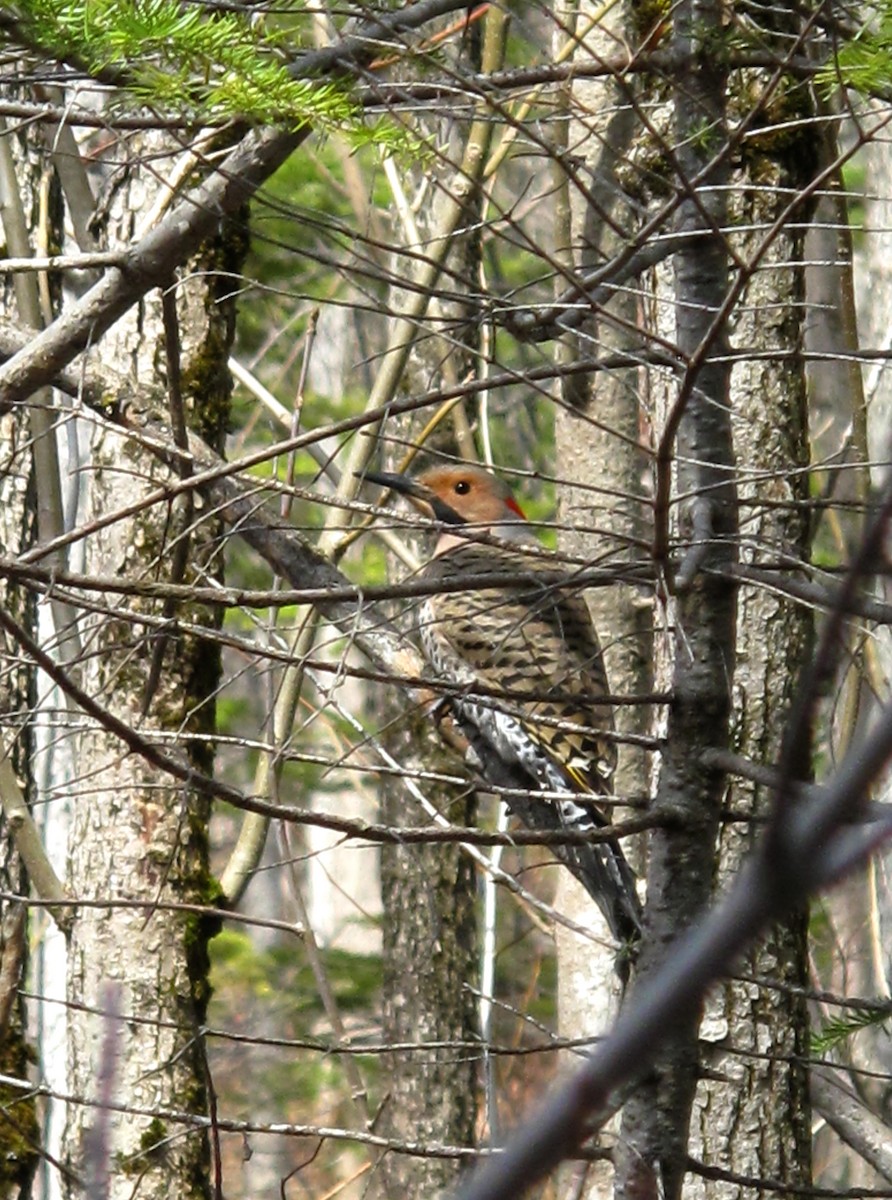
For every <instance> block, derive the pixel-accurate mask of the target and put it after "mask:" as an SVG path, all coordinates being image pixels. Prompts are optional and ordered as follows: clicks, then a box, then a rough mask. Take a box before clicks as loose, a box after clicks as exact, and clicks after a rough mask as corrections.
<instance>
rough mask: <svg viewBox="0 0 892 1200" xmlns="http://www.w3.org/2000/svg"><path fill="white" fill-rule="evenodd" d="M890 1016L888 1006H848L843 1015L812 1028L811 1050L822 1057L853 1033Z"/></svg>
mask: <svg viewBox="0 0 892 1200" xmlns="http://www.w3.org/2000/svg"><path fill="white" fill-rule="evenodd" d="M890 1017H892V1010H890V1009H888V1008H881V1007H876V1008H874V1007H870V1008H849V1009H847V1010H846V1015H845V1016H843V1017H834V1018H831V1019H830V1020H829V1021H825V1022H824V1023H823V1024H822V1025H821V1027H820V1029H814V1030H812V1035H811V1052H812V1054H814V1055H815V1056H816V1057H823V1056H824V1055H825V1054H829V1053H830V1051H831V1050H835V1049H836V1048H837V1046H840V1045H841V1044H842V1043H843V1042H846V1041H848V1039H849V1038H850V1037H852V1036H853V1034H856V1033H858V1032H859V1031H860V1030H862V1029H868V1028H869V1027H870V1026H871V1025H882V1024H884V1022H886V1021H888V1020H889V1018H890Z"/></svg>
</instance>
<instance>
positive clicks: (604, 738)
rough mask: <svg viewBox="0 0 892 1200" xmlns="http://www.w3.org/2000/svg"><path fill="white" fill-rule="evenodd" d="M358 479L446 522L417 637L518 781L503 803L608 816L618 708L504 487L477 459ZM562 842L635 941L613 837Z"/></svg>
mask: <svg viewBox="0 0 892 1200" xmlns="http://www.w3.org/2000/svg"><path fill="white" fill-rule="evenodd" d="M366 478H367V479H369V480H371V481H372V482H373V483H380V484H383V485H384V486H386V487H388V488H392V489H393V490H394V491H396V492H400V493H402V494H403V495H405V496H407V497H409V498H410V499H411V501H412V502H413V503H414V504H415V506H416V507H418V508H419V509H421V510H422V511H423V512H425V513H427V514H428V515H430V516H433V518H434V519H435V520H436V521H438V522H440V525H441V531H440V535H439V539H438V541H437V544H436V548H435V550H434V554H433V556H432V558H431V560H430V562H428V563H427V565H426V566H425V567H424V568H423V571H422V578H423V579H424V580H426V581H428V582H430V584H431V585H432V588H433V590H432V592H431V595H430V596H428V597H427V598H426V599H425V601H424V603H423V606H422V608H421V612H420V619H419V631H420V636H421V643H422V647H423V649H424V653H425V657H426V658H427V660H428V662H429V663H430V665H431V666H432V667H433V669H434V672H435V673H436V675H437V676H438V677H439V678H440V679H441V680H443V681H444V682H448V683H450V684H453V685H456V684H457V685H459V690H457V691H451V692H450V696H449V704H450V706H451V709H452V711H453V714H454V716H455V717H456V719H457V721H458V724H459V726H460V728H461V729H462V731H463V732H464V734H465V735H466V737H467V739H468V741H469V743H470V745H471V747H472V748H473V751H474V754H475V757H476V759H477V760H478V762H477V764H476V765H477V766H478V769H479V771H480V773H481V774H482V775H483V777H484V779H485V780H487V782H490V783H500V784H503V785H504V784H505V783H506V782H507V783H508V785H509V786H512V787H516V788H518V789H519V790H520V792H521V795H520V796H513V797H512V798H511V799H510V800H509V804H510V806H511V808H512V809H513V810H514V811H515V812H516V814H517V815H518V816H519V817H520V819H521V820H522V821H523V822H524V823H525V824H527V825H530V826H532V827H533V828H536V829H549V830H555V829H568V830H574V831H586V830H597V829H599V828H602V827H603V826H604V825H606V824H607V823H608V822H607V820H606V818H605V817H604V815H603V814H602V813H601V812H600V811H599V809H598V807H597V804H596V802H595V797H597V796H606V795H608V794H609V792H610V778H611V775H612V773H613V769H614V767H615V765H616V747H615V745H614V743H613V741H612V740H611V738H610V736H609V735H610V734H611V733H612V731H613V714H612V711H611V709H610V706H609V705H608V704H604V703H598V700H599V698H601V697H603V696H605V695H607V694H608V693H609V688H608V685H607V678H606V675H605V671H604V663H603V659H602V655H601V646H600V643H599V641H598V636H597V634H596V632H595V629H594V626H593V625H592V620H591V616H590V614H589V611H588V607H587V605H586V603H585V600H584V598H583V596H582V594H581V593H580V591H579V590H578V589H577V590H574V589H573V587H572V580H571V579H570V580H568V573H567V571H566V570H565V569H562V567H561V565H560V563H558V562H557V561H555V560H554V559H552V558H550V557H549V556H548V555H547V554H546V553H545V552H544V550H542V548H541V547H538V543H537V541H536V539H535V538H534V537H533V536H532V535H531V533H530V526H529V525H528V524H527V523H526V520H525V518H524V515H523V512H522V511H521V509H520V508H519V506H518V505H517V502H516V501H515V500H514V498H513V496H512V494H511V491H510V489H509V488H508V486H507V485H506V484H505V483H504V482H503V481H502V480H501V479H498V478H497V477H496V476H495V475H492V474H491V473H490V472H488V471H485V470H483V469H482V468H481V467H477V466H471V465H461V466H449V467H435V468H433V469H431V470H428V471H425V472H424V473H423V474H421V475H419V476H418V477H417V478H410V477H408V476H405V475H390V474H373V473H368V474H367V475H366ZM536 547H538V552H536V549H535V548H536ZM481 577H483V578H481ZM568 583H569V584H570V586H567V585H568ZM440 584H441V585H442V586H443V590H442V591H437V590H436V588H437V585H440ZM458 584H461V586H460V587H459V586H457V585H458ZM524 792H525V793H526V797H524V796H523V793H524ZM541 792H564V793H572V795H571V796H569V795H568V796H566V798H563V799H546V798H544V797H542V798H540V797H539V796H538V795H537V793H541ZM557 853H558V854H559V856H560V857H561V858H562V860H563V861H564V862H565V864H566V865H567V866H568V867H569V868H570V869H571V870H572V871H573V873H574V874H575V875H576V876H577V878H579V879H580V880H581V882H582V883H583V885H584V886H585V887H586V888H587V890H588V891H589V893H590V894H591V896H592V897H593V899H594V900H595V901H596V903H597V904H598V906H599V908H600V909H601V911H602V912H603V914H604V917H605V918H606V920H607V923H608V925H609V927H610V930H611V933H612V934H613V936H614V937H615V938H616V939H617V941H619V942H620V943H621V944H624V945H628V944H629V943H631V942H633V941H635V940H636V939H637V937H638V936H639V934H640V931H641V909H640V905H639V901H638V895H637V892H636V890H635V876H634V874H633V872H632V870H631V868H630V866H629V864H628V862H627V861H626V859H625V856H624V855H623V852H622V849H621V848H620V846H619V843H618V842H616V841H605V842H593V843H586V844H565V845H562V846H559V847H558V848H557Z"/></svg>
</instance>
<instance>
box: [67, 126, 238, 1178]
mask: <svg viewBox="0 0 892 1200" xmlns="http://www.w3.org/2000/svg"><path fill="white" fill-rule="evenodd" d="M131 152H132V153H133V155H134V156H133V158H132V159H131V160H130V162H129V164H128V167H127V170H126V174H125V176H124V179H123V182H122V183H121V186H119V187H118V188H117V190H116V191H115V192H114V194H113V200H112V204H111V207H110V209H109V212H108V223H107V228H106V238H105V241H106V244H107V246H108V247H109V248H113V247H116V246H121V245H126V244H127V242H128V241H129V239H130V238H131V237H132V236H133V232H134V229H135V228H136V227H138V226H139V224H140V222H141V221H142V220H144V219H145V216H146V214H147V213H148V211H149V210H150V208H151V206H152V204H153V203H154V202H156V201H157V200H158V199H159V196H160V195H161V194H162V192H163V187H162V183H161V179H162V176H163V175H164V173H165V172H164V171H159V169H158V167H159V163H161V164H163V165H164V167H165V169H166V168H167V167H170V165H171V163H170V156H171V155H173V154H175V153H176V149H175V147H173V146H172V145H171V144H170V143H169V142H167V141H166V140H164V139H162V138H157V137H151V138H147V139H145V140H144V141H143V142H141V143H140V145H139V146H138V147H136V146H134V145H133V144H131ZM158 156H160V157H158ZM241 240H242V239H241V235H240V233H239V232H238V231H236V232H235V233H233V232H231V231H230V232H227V233H225V234H223V235H221V238H220V240H219V241H217V242H215V243H214V244H209V245H207V246H205V247H204V249H203V251H202V253H201V261H200V262H199V261H195V262H194V263H193V264H192V267H193V270H192V271H190V272H189V274H188V281H187V282H185V283H182V284H178V285H177V286H176V293H175V294H176V308H177V317H178V323H179V340H180V343H181V387H182V393H183V403H184V405H185V410H186V420H187V422H188V423H189V424H191V425H192V426H193V427H194V428H198V429H200V430H201V431H202V432H203V433H204V434H205V436H206V437H208V438H209V439H210V440H212V441H214V442H217V443H219V442H220V440H221V438H222V432H223V429H224V428H225V423H226V413H227V406H228V394H229V384H228V375H227V373H226V370H225V363H226V354H227V350H228V345H229V339H230V332H231V318H232V310H231V305H230V303H229V302H227V301H222V300H221V296H220V294H218V284H217V280H216V278H215V274H214V272H215V269H221V270H226V269H233V268H235V267H237V262H238V254H239V251H240V248H241ZM171 282H172V284H173V281H171ZM224 288H225V285H224ZM224 288H221V289H220V291H221V292H222V290H224ZM97 353H98V355H101V357H102V359H103V360H104V361H106V362H108V363H109V364H111V365H112V366H113V368H114V369H115V370H116V371H117V372H118V373H119V374H121V375H129V376H130V377H131V378H132V379H133V380H134V394H135V396H137V397H138V395H139V387H140V385H141V384H143V385H147V386H148V385H153V384H156V382H157V379H158V377H159V375H160V376H162V377H163V376H164V375H165V374H166V375H167V376H168V385H169V386H172V384H171V379H170V372H169V371H168V367H167V364H166V358H165V335H164V331H163V322H162V319H161V302H160V297H159V296H157V295H150V296H147V297H146V298H145V299H144V301H143V302H142V303H141V304H140V305H139V306H138V308H137V309H136V310H134V311H133V312H131V313H129V314H128V315H127V316H126V317H124V318H123V319H122V320H121V321H120V322H119V323H118V324H117V325H116V326H115V327H114V328H113V330H112V331H111V332H110V333H109V334H108V335H107V336H106V337H105V338H104V339H103V341H102V343H101V346H100V347H99V348H98V351H97ZM169 478H170V476H169V474H168V472H167V470H166V469H165V468H163V467H161V466H159V465H158V464H157V463H156V462H154V461H153V460H152V458H151V457H150V456H149V455H147V454H145V453H144V452H143V451H142V449H141V448H140V447H139V445H138V444H136V443H134V442H130V441H128V440H126V439H124V438H122V437H121V436H120V435H119V434H118V433H117V432H115V431H113V430H110V429H108V428H102V427H97V428H96V429H95V430H94V431H93V435H92V438H91V443H90V447H89V456H88V462H86V463H85V464H83V466H82V479H83V481H84V482H83V485H82V486H83V491H82V497H81V508H80V513H79V516H80V517H81V519H82V520H85V521H87V522H89V521H91V520H92V519H94V518H97V517H107V516H108V514H109V513H113V512H114V511H115V510H116V509H118V508H124V507H126V506H127V505H130V504H138V503H139V501H140V500H141V499H142V498H143V497H144V496H145V495H146V494H147V492H149V491H151V489H152V488H153V487H155V486H157V485H158V484H159V483H163V482H164V481H165V480H167V479H169ZM217 532H218V530H217V529H216V527H214V526H210V525H208V524H207V523H205V524H202V523H201V513H200V509H199V510H196V509H193V508H192V507H191V505H190V504H189V503H186V504H183V505H182V506H180V507H177V506H176V505H173V504H171V505H167V504H161V505H157V504H156V505H155V506H154V507H151V508H146V509H144V510H142V511H139V512H138V513H137V515H135V516H130V517H127V518H122V519H120V520H117V521H114V522H113V523H111V524H108V525H106V526H105V528H103V529H101V530H100V531H98V532H95V533H93V534H92V535H91V536H90V537H89V538H88V539H87V541H86V545H85V568H84V569H85V571H86V572H87V573H89V574H96V575H118V576H124V577H134V578H158V577H160V578H168V577H169V576H170V574H171V573H172V572H175V570H176V568H175V567H173V566H172V563H174V562H175V561H176V560H177V558H178V557H180V556H179V555H178V546H180V547H182V539H184V538H188V553H187V554H185V555H182V556H181V558H180V561H181V562H183V563H184V566H183V574H182V581H183V582H189V581H191V580H196V579H199V578H201V577H202V576H203V574H204V573H206V572H208V571H210V572H215V571H216V570H217V567H216V561H217V559H216V551H217V543H216V534H217ZM179 615H183V616H187V617H188V618H189V619H193V620H199V621H202V622H204V623H207V622H211V623H212V622H213V620H214V618H213V616H212V615H211V614H208V613H207V612H206V611H200V612H199V611H198V610H195V611H191V612H189V611H187V610H185V609H180V610H178V611H177V612H173V611H170V610H168V611H162V608H161V606H160V605H154V604H151V603H145V604H143V603H136V602H134V603H131V604H126V605H124V604H122V605H121V606H120V608H119V609H118V611H116V612H114V613H112V614H109V615H98V614H97V615H94V616H91V617H89V618H87V619H86V620H85V621H84V629H83V642H84V646H85V648H86V651H87V656H86V659H85V662H84V665H83V668H82V670H83V675H82V684H83V686H84V687H85V689H86V690H87V691H88V693H89V694H90V695H91V696H92V697H94V698H95V699H96V700H98V701H99V702H100V703H101V704H103V705H105V706H106V707H107V708H108V709H109V711H110V712H112V713H113V714H114V715H115V716H116V717H118V718H119V719H122V720H124V721H125V722H127V723H128V724H129V725H131V727H132V728H134V729H136V730H139V732H140V733H141V734H142V735H143V736H144V737H146V738H148V739H150V740H156V739H164V740H165V741H166V742H167V743H168V745H170V739H173V752H174V753H176V754H177V755H178V756H181V757H182V758H183V759H184V760H187V761H189V762H191V763H193V764H194V765H196V766H197V767H199V768H200V769H202V770H205V771H207V770H208V769H209V768H210V766H211V761H212V750H211V743H210V742H209V741H208V740H207V737H208V735H210V734H212V732H213V725H214V701H213V696H214V689H215V686H216V684H217V680H218V672H219V663H218V652H217V650H216V648H214V647H213V646H210V645H208V644H206V643H204V642H203V641H201V640H200V639H198V638H196V637H194V636H193V635H191V634H186V633H184V632H183V631H182V630H181V629H179V628H178V627H177V624H176V618H177V616H179ZM159 618H160V620H159ZM159 668H160V669H159ZM76 764H77V775H76V778H75V780H74V781H73V784H72V803H71V835H70V842H69V875H68V885H69V887H70V889H71V892H72V894H73V895H74V896H76V897H77V898H78V899H80V900H83V901H84V902H85V903H84V906H83V907H82V908H81V909H79V910H78V918H77V921H76V922H75V925H74V928H73V930H72V934H71V939H70V944H69V967H68V995H69V998H70V1000H71V1001H72V1008H71V1011H70V1019H69V1045H68V1067H69V1088H70V1091H71V1092H72V1093H74V1094H75V1095H78V1096H82V1097H84V1100H85V1101H86V1103H85V1104H83V1105H72V1106H71V1107H70V1109H69V1113H68V1126H67V1131H66V1140H65V1158H66V1161H67V1163H68V1165H69V1166H70V1167H71V1168H72V1170H73V1171H75V1172H77V1173H78V1174H79V1175H81V1176H82V1177H86V1178H92V1179H94V1180H95V1179H101V1178H102V1177H103V1175H104V1174H106V1173H109V1172H110V1175H111V1177H110V1180H109V1195H110V1196H111V1197H124V1196H130V1195H132V1193H133V1189H134V1187H138V1189H139V1193H140V1195H141V1196H143V1197H163V1196H168V1195H170V1194H172V1193H175V1194H177V1195H178V1196H183V1197H185V1196H204V1195H207V1194H208V1191H209V1186H210V1185H209V1178H210V1173H209V1153H208V1142H207V1139H206V1136H205V1135H204V1133H203V1132H198V1131H193V1132H190V1133H189V1134H188V1135H184V1133H183V1130H182V1129H181V1128H180V1127H178V1126H176V1125H170V1124H168V1122H166V1121H165V1120H162V1119H159V1118H155V1117H153V1116H152V1115H151V1114H152V1112H153V1111H154V1110H158V1109H169V1110H174V1111H182V1112H186V1113H199V1114H203V1113H204V1112H205V1111H206V1093H205V1086H206V1071H205V1064H204V1050H203V1044H202V1041H201V1038H200V1036H199V1029H200V1027H201V1025H202V1023H203V1021H204V1012H205V1005H206V1001H207V997H208V983H207V940H208V936H209V935H210V934H211V933H212V932H213V931H212V929H211V928H209V926H208V924H207V922H206V921H205V920H204V919H202V918H200V917H198V916H196V915H194V914H189V913H184V912H177V911H173V910H172V909H171V908H169V907H168V905H170V904H176V903H178V902H183V901H185V902H192V903H207V902H213V898H214V894H215V890H214V884H213V881H212V879H211V877H210V875H209V871H208V859H207V821H208V815H209V813H208V801H207V799H206V798H204V797H202V796H199V795H197V794H195V793H193V792H191V791H190V790H189V789H187V788H184V787H181V786H176V785H173V784H172V783H171V782H170V781H169V780H167V779H166V778H164V777H161V776H159V775H158V774H157V773H156V772H155V771H154V770H153V769H152V768H150V767H149V766H147V764H145V763H143V762H141V761H140V759H139V758H138V757H136V756H134V755H132V754H128V753H126V752H125V751H124V750H123V748H122V747H121V745H120V744H119V743H118V742H117V741H116V740H115V739H114V738H113V737H112V736H111V735H110V734H108V733H107V732H106V731H105V730H103V729H101V728H99V727H97V726H96V725H95V724H92V723H89V724H87V725H86V726H85V728H84V729H83V731H82V733H81V735H80V739H79V744H78V747H77V754H76ZM109 1005H111V1006H112V1007H113V1008H114V1009H115V1010H116V1014H117V1015H115V1016H106V1017H103V1015H102V1013H103V1010H106V1009H107V1008H108V1007H109ZM103 1039H108V1040H109V1042H110V1044H111V1045H113V1048H114V1053H113V1056H112V1058H111V1060H109V1058H108V1057H107V1056H104V1052H103V1051H101V1050H100V1046H101V1044H102V1041H103ZM108 1075H110V1077H111V1080H112V1083H111V1095H112V1097H113V1098H114V1099H116V1100H123V1101H125V1102H126V1103H127V1104H128V1105H132V1106H134V1107H135V1108H136V1109H137V1110H143V1111H144V1113H145V1114H146V1115H135V1114H128V1115H127V1116H126V1118H124V1117H118V1116H113V1115H112V1114H111V1113H109V1112H102V1111H100V1110H97V1109H95V1108H93V1107H92V1102H93V1101H94V1100H95V1099H96V1098H97V1089H98V1087H99V1086H100V1077H105V1076H108ZM91 1127H92V1129H93V1135H92V1136H91V1134H90V1132H89V1130H90V1128H91ZM102 1127H104V1128H105V1130H106V1132H108V1133H109V1134H110V1141H109V1146H110V1157H108V1158H107V1159H105V1160H104V1161H103V1156H102V1153H101V1152H99V1151H97V1150H96V1149H95V1147H96V1146H97V1143H98V1139H97V1137H96V1136H95V1135H96V1133H97V1132H98V1130H99V1129H100V1128H102ZM137 1181H138V1183H137Z"/></svg>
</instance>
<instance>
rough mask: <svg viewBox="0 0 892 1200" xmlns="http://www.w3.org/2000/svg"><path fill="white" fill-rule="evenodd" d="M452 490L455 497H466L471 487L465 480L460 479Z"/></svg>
mask: <svg viewBox="0 0 892 1200" xmlns="http://www.w3.org/2000/svg"><path fill="white" fill-rule="evenodd" d="M454 490H455V493H456V495H457V496H467V494H468V492H469V491H470V490H471V485H470V484H469V483H468V481H467V479H460V480H459V481H458V483H457V484H456V485H455V489H454Z"/></svg>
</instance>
